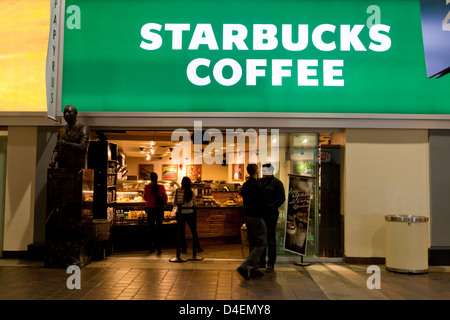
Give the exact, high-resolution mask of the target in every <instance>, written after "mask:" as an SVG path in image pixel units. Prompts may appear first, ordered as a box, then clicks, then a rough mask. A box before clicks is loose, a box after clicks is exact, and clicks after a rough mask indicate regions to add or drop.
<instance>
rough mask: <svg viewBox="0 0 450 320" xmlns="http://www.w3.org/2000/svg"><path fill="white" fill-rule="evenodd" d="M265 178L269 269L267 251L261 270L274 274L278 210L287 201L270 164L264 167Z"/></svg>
mask: <svg viewBox="0 0 450 320" xmlns="http://www.w3.org/2000/svg"><path fill="white" fill-rule="evenodd" d="M262 173H263V178H262V179H261V181H262V184H263V185H264V190H265V199H266V202H267V206H268V212H267V216H266V218H265V223H266V227H267V268H266V249H264V251H263V253H262V254H261V259H260V262H259V267H260V268H266V272H273V270H274V266H275V261H276V259H277V247H276V237H275V235H276V228H277V221H278V208H279V207H280V206H281V205H282V204H283V203H284V201H285V200H286V196H285V192H284V186H283V183H282V182H281V181H280V180H279V179H277V178H275V177H274V176H273V173H274V167H273V166H272V165H271V164H270V163H268V164H264V165H263V169H262Z"/></svg>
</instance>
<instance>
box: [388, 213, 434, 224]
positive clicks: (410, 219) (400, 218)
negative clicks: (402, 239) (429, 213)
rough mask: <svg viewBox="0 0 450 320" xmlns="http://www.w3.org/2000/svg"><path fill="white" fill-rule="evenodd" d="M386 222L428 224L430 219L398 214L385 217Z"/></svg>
mask: <svg viewBox="0 0 450 320" xmlns="http://www.w3.org/2000/svg"><path fill="white" fill-rule="evenodd" d="M385 220H386V221H398V222H427V221H428V217H423V216H412V215H407V214H396V215H391V216H386V217H385Z"/></svg>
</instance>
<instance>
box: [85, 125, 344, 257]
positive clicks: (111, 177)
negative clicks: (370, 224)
mask: <svg viewBox="0 0 450 320" xmlns="http://www.w3.org/2000/svg"><path fill="white" fill-rule="evenodd" d="M205 132H206V133H205ZM261 132H262V133H263V134H261ZM173 133H174V131H118V130H95V129H93V130H92V132H91V143H90V147H89V155H88V167H89V168H91V169H94V170H95V169H97V168H99V167H103V168H106V169H105V170H106V172H107V174H106V175H104V176H103V177H102V181H101V182H96V183H95V184H94V185H96V186H97V185H98V184H99V183H100V184H101V185H102V186H101V187H100V188H98V189H97V190H94V197H93V198H94V199H95V200H94V206H93V208H94V210H93V218H94V219H111V220H113V221H114V223H113V227H112V229H111V239H110V240H111V245H110V248H109V250H110V252H113V253H120V252H122V253H123V252H130V251H136V250H146V245H147V243H146V228H147V215H146V212H145V201H144V199H143V190H144V187H145V185H146V184H147V183H149V180H150V173H151V172H156V173H157V174H158V176H159V183H161V184H163V185H164V186H165V188H166V190H167V194H168V197H169V203H168V205H167V206H166V207H165V209H164V222H163V228H164V232H163V235H162V236H163V239H162V241H163V246H165V247H166V248H174V247H175V246H176V241H177V224H176V215H175V213H174V212H173V206H172V201H173V195H174V192H175V190H176V189H177V188H178V187H179V186H180V182H181V179H182V178H183V177H184V176H189V177H190V179H191V181H192V182H193V188H194V190H195V193H196V196H197V203H198V215H197V229H198V235H199V238H200V242H201V243H204V244H205V245H214V244H220V245H221V246H223V245H226V244H230V245H231V244H233V245H236V244H238V245H240V244H241V243H242V234H241V226H242V224H243V214H244V213H243V206H242V198H241V197H240V196H239V190H240V188H241V186H242V184H243V183H244V182H245V179H246V171H245V168H246V165H247V164H248V163H249V162H252V161H253V160H254V158H252V156H254V155H256V156H257V163H258V165H259V167H260V168H261V169H262V165H264V164H265V163H272V165H273V167H274V168H275V173H274V176H275V177H276V178H278V179H280V181H281V182H282V183H283V185H284V189H285V194H286V201H285V203H284V204H283V205H282V206H280V208H279V219H278V223H277V227H276V242H277V254H278V255H280V256H283V255H287V256H296V254H295V253H293V252H290V251H285V250H284V247H285V234H286V220H287V219H288V215H287V210H288V196H287V195H288V193H289V175H290V174H293V175H301V176H308V177H313V179H312V180H313V181H314V183H313V188H312V192H311V201H310V208H309V220H308V223H307V233H306V236H305V237H306V255H307V256H316V257H319V256H320V257H342V253H343V241H342V231H343V230H342V227H341V224H342V218H341V214H340V212H341V210H340V174H341V169H340V168H341V167H340V164H341V147H342V146H343V144H344V142H343V141H344V139H343V134H342V133H339V132H333V133H312V132H306V133H305V132H303V133H302V132H279V131H276V132H275V131H274V132H271V131H270V130H267V131H257V130H253V131H251V130H247V131H244V132H241V131H238V130H233V132H232V136H231V138H230V135H229V134H230V131H229V132H228V133H227V131H225V130H224V131H222V132H221V133H222V134H223V138H222V141H220V139H219V138H217V132H216V133H215V134H216V135H215V136H211V137H208V136H207V135H208V131H202V132H201V135H202V139H200V140H198V137H197V138H195V137H194V133H195V130H191V131H188V135H190V141H189V142H188V144H186V141H185V140H183V139H181V138H180V139H174V138H172V136H173ZM227 134H228V135H227ZM263 135H264V136H263ZM242 136H244V137H243V140H239V139H240V137H242ZM105 139H106V146H107V147H106V148H105ZM252 139H255V140H252ZM172 140H175V141H172ZM183 141H184V142H183ZM242 141H244V144H242ZM254 141H256V142H257V144H256V145H255V144H254V143H253V142H254ZM240 142H241V143H240ZM219 143H220V149H221V150H220V151H219V150H218V148H219V147H218V145H219ZM214 144H215V145H214ZM266 146H267V148H266ZM183 147H184V148H183ZM186 150H188V151H189V153H187V152H186ZM99 152H100V153H102V152H104V153H105V156H104V157H103V158H102V157H101V156H99ZM199 152H200V153H201V154H200V156H201V157H202V159H201V160H200V161H199V160H198V157H199ZM219 157H220V158H219ZM231 157H232V158H231ZM99 159H104V160H101V161H100V160H99ZM230 159H233V160H231V161H230ZM260 160H262V161H260ZM99 161H100V163H99ZM261 171H262V170H260V174H261ZM96 192H99V193H100V192H101V193H102V194H103V195H102V196H101V197H99V196H97V194H96ZM96 202H97V203H96ZM186 238H187V239H188V243H190V240H191V238H192V236H191V233H190V230H189V228H187V227H186ZM322 239H323V241H322Z"/></svg>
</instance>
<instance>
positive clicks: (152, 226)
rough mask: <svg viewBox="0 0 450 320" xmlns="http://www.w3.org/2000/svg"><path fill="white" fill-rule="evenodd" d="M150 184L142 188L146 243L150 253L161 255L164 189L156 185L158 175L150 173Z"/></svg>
mask: <svg viewBox="0 0 450 320" xmlns="http://www.w3.org/2000/svg"><path fill="white" fill-rule="evenodd" d="M150 180H151V182H150V183H149V184H147V185H146V186H145V188H144V200H145V211H147V241H148V250H149V252H150V253H153V252H155V248H156V250H158V254H161V252H162V251H161V235H162V222H163V219H164V206H165V205H166V203H167V193H166V188H165V187H164V186H163V185H161V184H158V175H157V174H156V173H155V172H152V173H150Z"/></svg>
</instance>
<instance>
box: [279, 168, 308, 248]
mask: <svg viewBox="0 0 450 320" xmlns="http://www.w3.org/2000/svg"><path fill="white" fill-rule="evenodd" d="M313 181H314V178H312V177H305V176H300V175H294V174H290V175H289V194H288V208H287V218H286V233H285V238H284V239H285V240H284V249H285V250H286V251H290V252H293V253H297V254H300V255H303V256H305V255H306V245H307V238H308V222H309V214H310V204H311V192H312V188H313Z"/></svg>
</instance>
